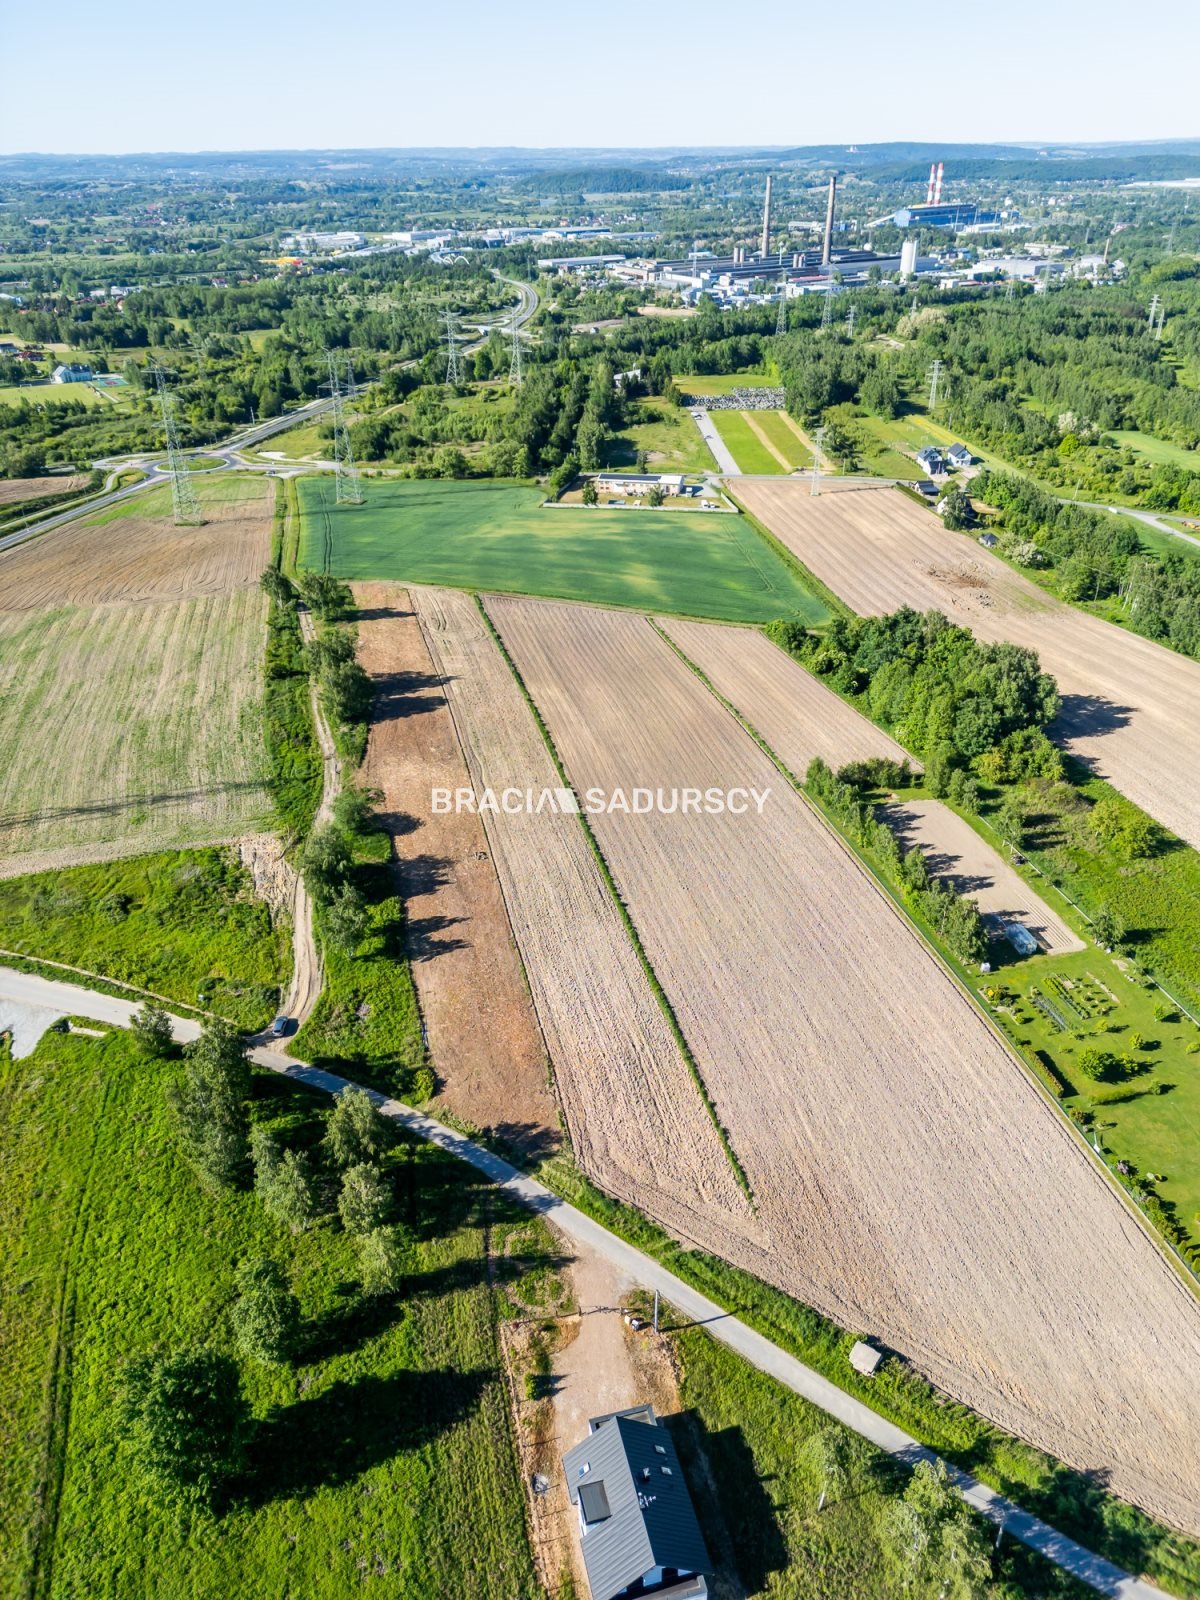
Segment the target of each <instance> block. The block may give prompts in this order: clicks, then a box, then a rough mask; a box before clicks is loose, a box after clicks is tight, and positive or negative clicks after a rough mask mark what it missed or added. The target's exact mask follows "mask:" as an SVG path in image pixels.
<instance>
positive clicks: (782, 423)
mask: <svg viewBox="0 0 1200 1600" xmlns="http://www.w3.org/2000/svg"><path fill="white" fill-rule="evenodd" d="M718 414H719V413H718ZM754 420H755V422H757V423H758V425H759V427H760V428H761V429H762V431H763V432H764V433H765V434H766V436H767V438H768V439H770V441H771V443H772V444H773V445H774V446H775V448H776V450H778V451H779V452H780V453H781V454H782V455H783V456H784V457H785V458H786V460H787V462H788V465H789V466H791V467H811V466H812V451H811V450H809V449H807V448H806V446H805V445H804V443H803V441H802V440H801V438H800V436H799V435H798V434H797V432H796V430H795V429H794V428H793V427H792V425H791V423H790V422H789V421H788V419H787V416H786V415H785V413H784V412H782V411H756V412H755V413H754Z"/></svg>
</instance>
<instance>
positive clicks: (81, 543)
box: [0, 484, 275, 611]
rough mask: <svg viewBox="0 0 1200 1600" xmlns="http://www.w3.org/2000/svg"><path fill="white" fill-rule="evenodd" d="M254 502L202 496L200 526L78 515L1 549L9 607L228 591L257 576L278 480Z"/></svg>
mask: <svg viewBox="0 0 1200 1600" xmlns="http://www.w3.org/2000/svg"><path fill="white" fill-rule="evenodd" d="M267 489H268V491H269V492H268V494H267V495H266V496H264V497H263V498H261V499H259V500H255V501H246V500H216V499H212V500H209V499H206V501H205V506H204V515H205V518H206V519H207V520H206V521H205V523H204V524H203V526H202V527H199V528H177V527H176V526H175V525H174V523H173V522H172V521H171V520H170V518H169V517H138V516H123V517H118V518H115V519H113V520H111V521H106V522H103V523H98V524H97V523H88V522H77V523H70V524H68V525H67V526H66V527H63V528H55V529H53V530H52V531H51V532H49V533H45V534H42V535H40V536H38V537H36V538H33V539H29V540H26V541H25V542H24V543H22V544H19V545H15V546H14V547H13V548H12V549H11V550H5V551H3V552H0V595H3V606H4V609H5V610H6V611H37V610H41V609H42V608H44V607H48V606H61V605H99V604H101V603H110V602H116V601H120V602H123V603H125V604H129V605H136V604H140V603H144V602H146V601H150V600H186V599H191V598H193V597H196V596H200V595H226V594H233V593H234V592H235V591H236V590H238V589H247V588H250V587H252V586H253V585H254V584H256V583H257V582H258V579H259V576H260V574H261V573H262V570H263V568H264V567H265V566H266V565H267V563H268V561H269V560H270V556H271V510H272V505H273V503H274V501H273V497H274V492H275V485H274V484H268V485H267Z"/></svg>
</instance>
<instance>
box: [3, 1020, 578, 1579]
mask: <svg viewBox="0 0 1200 1600" xmlns="http://www.w3.org/2000/svg"><path fill="white" fill-rule="evenodd" d="M175 1070H176V1069H175V1067H174V1066H172V1065H171V1064H167V1065H166V1066H163V1065H161V1064H157V1063H150V1062H147V1061H146V1060H145V1059H144V1058H142V1057H140V1056H138V1055H137V1054H136V1053H135V1051H134V1049H133V1047H132V1045H131V1043H130V1041H129V1039H128V1037H127V1036H125V1035H122V1034H120V1033H114V1034H110V1035H108V1036H107V1037H105V1038H103V1039H92V1038H85V1037H81V1036H78V1035H76V1036H62V1035H56V1034H51V1035H47V1036H46V1038H44V1039H43V1041H42V1043H41V1045H40V1046H39V1047H38V1049H37V1051H36V1052H35V1054H34V1055H32V1056H30V1057H29V1058H27V1059H26V1060H24V1061H21V1062H18V1063H15V1064H8V1065H7V1066H6V1067H5V1069H4V1071H3V1073H2V1074H0V1142H2V1145H3V1149H4V1152H5V1160H4V1164H3V1167H2V1169H0V1202H2V1203H0V1254H2V1259H3V1266H2V1267H0V1276H2V1278H3V1284H4V1287H3V1293H0V1592H2V1593H4V1594H6V1595H14V1596H15V1595H22V1596H29V1597H32V1600H78V1597H81V1596H84V1595H86V1596H88V1597H89V1600H128V1597H129V1596H132V1595H151V1594H153V1595H155V1596H157V1597H159V1600H226V1597H228V1596H230V1595H239V1596H240V1595H251V1594H254V1595H262V1596H266V1595H271V1596H279V1597H283V1596H301V1595H303V1596H304V1597H305V1600H323V1597H324V1600H343V1597H344V1596H346V1595H347V1594H350V1593H352V1592H358V1591H359V1590H360V1589H362V1588H364V1586H366V1587H375V1586H378V1588H379V1592H380V1593H381V1594H382V1593H386V1594H388V1595H389V1596H396V1597H397V1600H428V1597H430V1596H433V1595H450V1594H453V1595H455V1596H456V1597H462V1600H493V1597H494V1596H496V1595H503V1596H512V1597H517V1596H522V1597H524V1596H528V1595H531V1594H532V1593H533V1592H534V1578H533V1572H532V1564H531V1559H530V1555H529V1551H528V1547H527V1544H526V1535H525V1526H524V1517H523V1498H522V1492H521V1485H520V1481H519V1478H518V1475H517V1469H516V1460H515V1453H514V1449H513V1441H512V1438H511V1432H510V1412H509V1406H508V1400H507V1394H506V1390H505V1387H504V1383H503V1381H502V1379H501V1376H500V1362H499V1355H498V1347H497V1323H498V1319H499V1318H501V1317H504V1316H509V1315H513V1314H514V1309H515V1306H516V1304H517V1300H516V1289H517V1288H518V1287H519V1285H514V1286H513V1287H514V1293H513V1295H510V1294H509V1293H508V1289H507V1285H506V1279H508V1280H511V1279H513V1278H515V1277H519V1275H520V1274H521V1273H522V1272H524V1271H525V1270H526V1269H528V1270H531V1271H535V1272H538V1273H542V1272H544V1271H545V1268H546V1265H547V1262H548V1260H549V1259H550V1258H549V1242H548V1237H547V1236H545V1235H544V1233H543V1232H542V1231H541V1230H540V1228H538V1225H536V1224H535V1225H533V1227H534V1229H535V1231H536V1232H537V1233H538V1239H537V1240H533V1239H531V1235H530V1229H531V1224H530V1221H529V1218H528V1216H527V1215H526V1214H523V1213H522V1214H519V1215H518V1214H514V1213H512V1212H510V1211H509V1210H508V1209H507V1206H506V1202H505V1201H504V1199H503V1197H500V1196H497V1195H495V1194H485V1193H484V1191H483V1190H482V1189H481V1187H480V1186H479V1185H478V1184H477V1182H476V1180H475V1179H474V1177H473V1176H472V1175H471V1174H470V1173H469V1171H468V1170H467V1169H464V1168H463V1167H462V1166H461V1164H459V1163H456V1162H454V1161H452V1160H451V1159H450V1158H449V1157H447V1156H444V1155H442V1154H441V1153H440V1152H438V1151H437V1150H436V1149H434V1148H433V1147H430V1146H423V1145H416V1144H413V1145H408V1144H401V1145H400V1146H399V1147H398V1148H397V1149H396V1150H395V1151H394V1152H393V1154H392V1155H391V1156H390V1157H389V1158H388V1161H387V1171H388V1173H389V1176H390V1178H391V1182H392V1187H393V1193H394V1196H395V1204H396V1206H397V1211H398V1215H399V1218H400V1219H401V1220H402V1221H403V1222H404V1223H405V1225H406V1226H407V1227H408V1228H409V1229H410V1230H411V1232H412V1234H413V1235H414V1239H415V1243H414V1246H413V1249H412V1252H411V1256H410V1261H409V1265H408V1268H407V1272H406V1280H405V1284H404V1288H403V1291H402V1293H401V1294H400V1296H398V1297H390V1296H385V1297H381V1298H379V1299H368V1298H366V1297H364V1296H363V1295H362V1294H361V1292H360V1290H359V1289H358V1287H357V1268H356V1263H355V1255H354V1250H353V1242H352V1240H351V1239H350V1238H349V1237H348V1236H347V1235H346V1234H345V1233H344V1232H342V1230H341V1228H340V1226H339V1225H338V1224H337V1222H336V1220H335V1218H334V1217H333V1216H332V1215H330V1213H329V1209H328V1198H326V1201H325V1209H324V1213H323V1214H322V1215H321V1216H320V1217H319V1218H318V1220H317V1221H316V1222H315V1224H314V1225H313V1226H311V1227H310V1228H309V1229H308V1230H307V1231H305V1232H302V1233H299V1234H293V1233H291V1232H289V1231H288V1230H287V1229H286V1228H285V1227H283V1226H281V1225H280V1224H278V1223H276V1222H274V1221H272V1220H271V1219H270V1218H269V1217H268V1216H267V1214H266V1213H265V1212H264V1210H263V1208H262V1206H261V1204H260V1203H259V1201H258V1200H257V1199H256V1198H255V1196H254V1195H253V1194H252V1193H250V1192H246V1191H236V1192H231V1191H223V1192H221V1193H217V1194H214V1193H212V1192H210V1191H209V1190H207V1189H205V1188H203V1187H202V1186H201V1185H200V1184H199V1183H198V1182H197V1181H196V1179H195V1178H194V1176H193V1175H192V1173H191V1171H190V1170H189V1169H188V1168H187V1167H185V1166H184V1165H183V1164H182V1163H181V1162H180V1160H179V1158H178V1156H177V1154H176V1150H175V1145H174V1136H173V1132H172V1129H171V1125H170V1122H169V1118H168V1115H167V1112H166V1109H165V1104H164V1088H165V1084H166V1081H167V1079H168V1078H169V1077H170V1076H171V1075H172V1074H173V1072H174V1071H175ZM327 1106H328V1102H327V1101H326V1100H325V1099H324V1097H319V1096H317V1095H315V1094H313V1093H311V1092H309V1091H306V1090H304V1089H302V1088H300V1087H299V1086H297V1085H294V1084H291V1083H289V1082H287V1081H286V1080H283V1079H277V1078H273V1077H259V1078H256V1081H255V1100H254V1105H253V1110H254V1114H255V1117H256V1119H259V1120H264V1121H269V1122H270V1123H271V1124H272V1125H273V1126H274V1127H275V1128H276V1129H278V1130H280V1131H281V1132H283V1133H284V1134H285V1136H286V1139H287V1141H288V1143H289V1144H291V1145H293V1146H299V1147H304V1148H308V1149H310V1150H312V1149H313V1148H314V1146H315V1144H316V1142H317V1141H318V1140H319V1138H320V1136H321V1134H322V1131H323V1126H324V1113H325V1111H326V1109H327ZM517 1230H519V1233H520V1243H519V1247H516V1248H513V1249H508V1248H506V1247H507V1244H508V1240H509V1236H510V1235H511V1234H513V1233H514V1232H515V1231H517ZM513 1244H514V1246H516V1245H517V1241H516V1240H515V1239H514V1240H513ZM263 1255H265V1256H268V1257H270V1258H272V1259H273V1260H275V1261H276V1262H277V1263H279V1264H280V1266H282V1267H283V1269H284V1271H285V1273H286V1275H287V1277H288V1278H289V1280H290V1282H291V1285H292V1288H293V1290H294V1292H295V1293H296V1295H297V1296H298V1298H299V1301H300V1307H301V1315H302V1328H301V1342H300V1349H299V1353H298V1355H297V1358H296V1360H295V1361H294V1363H293V1364H292V1365H290V1366H278V1367H271V1366H262V1365H258V1364H256V1363H251V1362H249V1361H247V1360H245V1359H243V1360H242V1361H241V1363H240V1366H241V1377H242V1384H243V1388H244V1391H245V1393H246V1395H247V1398H248V1401H249V1405H250V1408H251V1411H252V1414H253V1419H254V1432H253V1438H252V1441H251V1447H250V1452H249V1459H248V1464H247V1467H246V1469H245V1471H244V1472H243V1473H242V1475H241V1476H240V1477H239V1478H238V1479H237V1480H236V1481H235V1482H234V1484H233V1486H232V1491H231V1494H230V1496H229V1503H228V1504H227V1505H225V1506H224V1507H223V1508H221V1509H219V1510H217V1511H214V1512H207V1511H195V1512H189V1511H175V1510H171V1509H167V1508H165V1507H164V1506H163V1505H162V1503H161V1502H160V1500H159V1498H158V1497H157V1495H155V1494H153V1493H151V1492H150V1491H149V1490H148V1489H147V1488H145V1487H144V1485H143V1480H142V1478H141V1476H140V1473H139V1471H138V1468H137V1463H136V1461H135V1460H134V1459H133V1458H132V1455H131V1452H130V1449H129V1447H128V1446H127V1445H126V1444H125V1443H124V1441H123V1438H122V1429H121V1427H120V1426H119V1425H118V1423H117V1420H116V1389H117V1384H118V1381H119V1377H120V1374H121V1372H122V1370H123V1368H124V1367H125V1365H126V1364H127V1363H128V1362H129V1361H130V1360H131V1359H134V1358H136V1357H138V1356H140V1355H142V1354H144V1353H146V1352H149V1351H152V1350H164V1351H176V1350H179V1349H183V1348H187V1347H192V1346H195V1345H204V1346H207V1347H208V1348H210V1349H213V1350H215V1351H217V1352H220V1353H222V1354H233V1352H234V1346H233V1341H232V1333H231V1327H230V1307H231V1303H232V1300H233V1295H234V1275H235V1272H236V1269H237V1266H238V1264H239V1262H241V1261H243V1260H245V1259H247V1258H249V1257H254V1256H263ZM493 1260H494V1262H495V1266H494V1267H493V1266H492V1265H491V1264H490V1263H492V1262H493ZM493 1278H494V1279H495V1280H497V1281H495V1282H494V1281H493Z"/></svg>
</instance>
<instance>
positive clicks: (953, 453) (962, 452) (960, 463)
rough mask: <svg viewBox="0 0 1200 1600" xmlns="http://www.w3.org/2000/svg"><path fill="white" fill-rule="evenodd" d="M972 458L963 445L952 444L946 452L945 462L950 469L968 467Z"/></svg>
mask: <svg viewBox="0 0 1200 1600" xmlns="http://www.w3.org/2000/svg"><path fill="white" fill-rule="evenodd" d="M972 459H973V457H972V455H971V452H970V451H969V450H968V449H967V447H966V445H965V444H952V445H951V446H950V448H949V450H947V451H946V460H947V461H948V462H949V463H950V465H951V466H952V467H969V466H970V465H971V461H972Z"/></svg>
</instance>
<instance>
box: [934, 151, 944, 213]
mask: <svg viewBox="0 0 1200 1600" xmlns="http://www.w3.org/2000/svg"><path fill="white" fill-rule="evenodd" d="M945 170H946V168H945V166H944V164H943V163H942V162H940V161H939V162H938V169H937V182H936V183H935V184H934V186H933V203H934V205H935V206H940V205H941V203H942V175H943V173H944V172H945Z"/></svg>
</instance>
